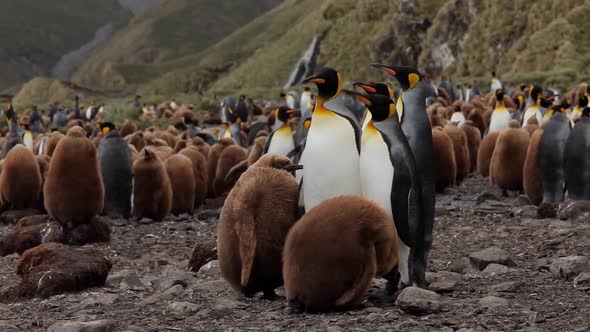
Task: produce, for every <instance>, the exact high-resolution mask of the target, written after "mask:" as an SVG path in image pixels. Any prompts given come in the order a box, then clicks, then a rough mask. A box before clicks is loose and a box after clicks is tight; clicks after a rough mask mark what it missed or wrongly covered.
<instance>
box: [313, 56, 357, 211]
mask: <svg viewBox="0 0 590 332" xmlns="http://www.w3.org/2000/svg"><path fill="white" fill-rule="evenodd" d="M305 83H315V84H316V86H317V88H318V98H317V101H316V106H315V110H314V112H313V115H312V118H311V126H310V127H309V132H308V133H307V139H306V143H305V147H304V150H303V155H302V159H303V160H304V163H303V166H304V168H303V179H302V182H303V188H302V192H303V202H304V207H305V210H306V211H309V210H310V209H312V208H313V207H314V206H316V205H318V204H319V203H321V202H322V201H325V200H327V199H330V198H332V197H336V196H341V195H353V194H360V193H361V183H360V176H359V155H360V139H361V128H360V125H359V123H358V122H357V119H356V117H355V115H354V114H353V113H352V112H351V111H350V110H349V109H348V108H346V107H345V106H344V105H343V103H342V99H341V98H339V95H340V91H341V90H342V77H341V76H340V74H339V73H338V72H337V71H336V70H334V69H332V68H322V69H320V71H319V72H318V73H316V74H315V75H313V76H311V77H308V78H306V79H305V80H303V84H305Z"/></svg>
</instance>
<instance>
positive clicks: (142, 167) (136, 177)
mask: <svg viewBox="0 0 590 332" xmlns="http://www.w3.org/2000/svg"><path fill="white" fill-rule="evenodd" d="M170 210H172V186H171V184H170V179H169V178H168V173H167V172H166V168H165V167H164V163H163V162H162V161H161V160H160V159H158V157H157V156H156V155H155V154H154V153H153V152H151V151H150V150H149V148H145V149H144V150H143V158H141V159H139V160H138V161H136V162H135V163H134V164H133V212H132V213H133V216H135V217H138V218H149V219H152V220H155V221H161V220H162V219H164V217H166V215H168V213H170Z"/></svg>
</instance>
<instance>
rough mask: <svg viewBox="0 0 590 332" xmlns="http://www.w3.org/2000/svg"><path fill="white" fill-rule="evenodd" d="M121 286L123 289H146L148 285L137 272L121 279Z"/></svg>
mask: <svg viewBox="0 0 590 332" xmlns="http://www.w3.org/2000/svg"><path fill="white" fill-rule="evenodd" d="M119 288H121V289H122V290H134V291H140V290H144V289H146V285H145V284H144V283H143V282H142V281H141V279H139V276H138V275H137V273H130V274H128V275H127V276H125V277H124V278H123V279H122V280H121V282H120V283H119Z"/></svg>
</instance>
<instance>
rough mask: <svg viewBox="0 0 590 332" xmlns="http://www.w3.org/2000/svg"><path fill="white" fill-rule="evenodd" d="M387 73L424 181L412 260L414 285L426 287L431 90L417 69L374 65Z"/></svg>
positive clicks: (431, 180) (431, 187) (429, 238)
mask: <svg viewBox="0 0 590 332" xmlns="http://www.w3.org/2000/svg"><path fill="white" fill-rule="evenodd" d="M372 66H374V67H376V68H379V69H381V70H383V71H385V72H386V73H388V74H390V75H393V76H394V77H395V78H396V79H397V81H398V82H399V84H400V86H401V88H402V90H403V92H402V93H401V95H400V96H399V98H398V99H397V105H396V111H397V112H400V113H401V114H400V116H401V125H402V130H403V131H404V134H405V135H406V137H407V138H408V143H410V147H411V148H412V152H413V153H414V158H415V160H416V167H417V169H418V174H419V175H420V177H421V181H422V184H421V185H422V195H421V196H422V200H423V208H424V210H423V213H422V218H423V222H421V223H420V225H423V226H424V228H423V229H418V230H416V236H417V237H416V249H418V250H416V252H414V254H413V256H414V259H413V263H412V266H413V274H414V277H413V278H412V280H413V282H414V283H417V284H418V285H420V286H425V285H426V277H425V269H426V258H427V257H428V253H429V251H430V248H431V246H432V227H433V224H434V205H435V192H434V165H433V148H432V128H431V127H430V120H429V119H428V113H426V93H427V91H428V90H429V89H430V87H429V86H428V83H426V82H425V81H424V80H423V79H422V75H421V74H420V72H419V71H418V70H417V69H416V68H414V67H402V66H397V67H396V66H393V67H390V66H385V65H379V64H374V65H372Z"/></svg>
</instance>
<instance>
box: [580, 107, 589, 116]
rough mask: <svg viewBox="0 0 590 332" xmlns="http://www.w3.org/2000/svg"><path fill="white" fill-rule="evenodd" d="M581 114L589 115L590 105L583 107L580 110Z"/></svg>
mask: <svg viewBox="0 0 590 332" xmlns="http://www.w3.org/2000/svg"><path fill="white" fill-rule="evenodd" d="M582 116H590V107H584V109H583V110H582Z"/></svg>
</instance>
